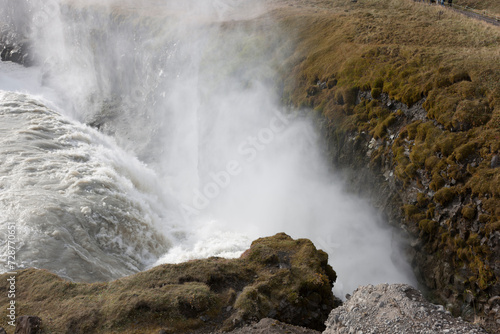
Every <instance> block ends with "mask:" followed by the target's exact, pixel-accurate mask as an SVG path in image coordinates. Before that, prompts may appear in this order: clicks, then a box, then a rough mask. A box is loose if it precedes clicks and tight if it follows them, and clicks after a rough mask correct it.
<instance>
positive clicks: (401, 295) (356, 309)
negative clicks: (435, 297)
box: [323, 284, 487, 334]
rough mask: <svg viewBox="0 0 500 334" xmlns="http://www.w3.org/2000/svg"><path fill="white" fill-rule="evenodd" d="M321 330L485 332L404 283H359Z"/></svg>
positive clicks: (339, 333) (341, 333)
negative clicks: (454, 315) (360, 284)
mask: <svg viewBox="0 0 500 334" xmlns="http://www.w3.org/2000/svg"><path fill="white" fill-rule="evenodd" d="M326 325H327V328H326V330H325V331H324V332H323V334H350V333H379V334H383V333H387V334H392V333H406V334H417V333H461V334H462V333H464V334H465V333H470V334H473V333H478V334H479V333H487V332H486V331H484V330H483V329H481V328H480V327H479V326H478V325H474V324H471V323H469V322H466V321H464V320H462V319H461V318H454V317H453V316H452V315H451V314H450V312H448V311H446V310H445V309H444V308H443V306H441V305H434V304H431V303H429V302H427V301H426V300H425V299H424V298H423V297H422V294H421V293H420V292H419V291H417V290H415V289H414V288H412V287H411V286H409V285H406V284H391V285H388V284H380V285H377V286H373V285H368V286H363V287H359V288H358V289H357V290H356V291H354V293H353V295H352V296H351V297H350V298H349V299H348V300H347V301H346V302H345V303H344V304H343V305H342V306H341V307H338V308H336V309H334V310H333V311H332V312H331V313H330V316H329V317H328V320H327V322H326Z"/></svg>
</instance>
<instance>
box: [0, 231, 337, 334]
mask: <svg viewBox="0 0 500 334" xmlns="http://www.w3.org/2000/svg"><path fill="white" fill-rule="evenodd" d="M7 276H8V275H6V274H4V275H0V279H1V280H2V281H3V282H7V281H6V278H7ZM16 279H17V280H16V284H17V286H16V287H17V291H18V293H16V302H17V305H19V309H18V311H19V312H21V314H30V315H36V316H38V317H40V318H41V319H42V321H43V324H44V325H43V326H44V331H46V332H47V333H79V332H87V333H97V334H99V333H155V334H156V333H158V332H159V331H160V330H161V329H162V328H167V327H168V328H170V329H172V330H174V331H175V332H176V333H184V332H191V331H193V330H195V329H197V328H202V327H203V328H206V329H210V330H217V329H218V328H219V329H220V328H221V327H222V326H224V328H225V329H230V328H233V327H234V326H235V325H236V324H241V325H243V324H245V323H246V322H249V321H252V320H255V319H261V318H264V317H269V316H271V317H274V318H275V319H277V320H280V321H283V322H287V323H291V324H296V325H302V326H308V327H311V328H316V329H322V328H323V327H324V325H323V323H324V321H325V320H326V318H327V317H328V314H329V312H330V310H331V309H332V308H333V307H334V306H335V303H336V302H335V298H334V297H333V294H332V287H333V282H334V281H335V279H336V274H335V271H333V269H332V268H331V267H330V266H329V265H328V255H327V254H326V253H325V252H323V251H320V250H317V249H316V248H315V247H314V245H313V243H312V242H311V241H309V240H307V239H298V240H293V239H292V238H291V237H289V236H288V235H286V234H284V233H280V234H277V235H275V236H274V237H269V238H262V239H258V240H256V241H254V242H253V243H252V246H251V248H250V249H249V250H247V251H246V252H245V253H244V254H243V255H242V256H241V257H240V258H239V259H222V258H209V259H205V260H194V261H189V262H186V263H181V264H165V265H160V266H157V267H155V268H153V269H150V270H148V271H145V272H140V273H137V274H135V275H133V276H130V277H125V278H121V279H118V280H116V281H113V282H103V283H93V284H87V283H74V282H69V281H66V280H64V279H62V278H60V277H58V276H56V275H54V274H52V273H49V272H48V271H45V270H38V269H25V270H20V271H19V272H18V274H17V276H16ZM6 289H7V283H5V284H3V285H2V286H1V287H0V290H1V291H3V292H2V297H0V306H1V307H2V309H3V310H6V309H7V304H8V302H9V301H8V300H7V298H6V297H7V293H6V291H7V290H6ZM312 305H314V307H312ZM229 306H231V308H229ZM229 309H230V311H229ZM4 313H5V312H4ZM5 319H7V318H6V316H4V317H3V320H2V321H0V326H3V327H7V324H6V321H7V320H5ZM202 319H205V320H206V319H217V321H216V322H210V321H208V322H207V321H203V320H202Z"/></svg>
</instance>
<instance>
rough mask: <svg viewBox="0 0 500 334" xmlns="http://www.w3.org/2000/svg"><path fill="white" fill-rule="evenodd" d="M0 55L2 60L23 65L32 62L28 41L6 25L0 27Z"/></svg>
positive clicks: (32, 57) (28, 64) (31, 63)
mask: <svg viewBox="0 0 500 334" xmlns="http://www.w3.org/2000/svg"><path fill="white" fill-rule="evenodd" d="M0 57H1V60H2V61H12V62H14V63H18V64H21V65H24V66H31V65H33V63H34V56H33V53H32V52H31V50H30V44H29V41H28V40H27V39H24V38H22V36H20V35H19V34H17V33H15V32H13V31H12V30H9V28H8V27H2V28H0Z"/></svg>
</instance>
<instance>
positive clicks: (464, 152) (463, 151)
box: [453, 143, 476, 162]
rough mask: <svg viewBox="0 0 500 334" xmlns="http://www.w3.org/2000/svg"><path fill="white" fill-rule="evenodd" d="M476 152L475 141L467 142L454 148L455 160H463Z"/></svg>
mask: <svg viewBox="0 0 500 334" xmlns="http://www.w3.org/2000/svg"><path fill="white" fill-rule="evenodd" d="M475 152H476V143H467V144H464V145H462V146H460V147H458V148H456V149H455V151H454V152H453V153H454V155H455V160H456V161H458V162H463V161H465V160H466V159H467V158H469V157H470V156H471V155H472V154H474V153H475Z"/></svg>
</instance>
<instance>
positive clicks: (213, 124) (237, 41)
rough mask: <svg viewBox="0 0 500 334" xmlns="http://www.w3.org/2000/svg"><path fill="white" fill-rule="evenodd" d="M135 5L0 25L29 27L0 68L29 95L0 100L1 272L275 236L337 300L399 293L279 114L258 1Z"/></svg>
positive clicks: (381, 235)
mask: <svg viewBox="0 0 500 334" xmlns="http://www.w3.org/2000/svg"><path fill="white" fill-rule="evenodd" d="M5 1H7V0H4V2H5ZM124 3H125V4H126V5H124ZM145 3H146V4H147V5H146V4H145V5H144V6H142V7H141V6H139V5H133V3H130V2H120V1H114V2H109V3H108V5H109V6H106V7H103V6H101V7H97V9H92V10H88V9H85V10H81V9H75V8H71V9H68V7H67V6H66V5H60V4H59V3H58V2H56V1H48V2H43V3H42V2H37V1H33V2H32V3H31V7H30V10H29V11H28V12H29V15H28V14H27V16H26V18H25V19H24V20H26V22H24V21H23V19H19V18H18V19H16V20H15V21H16V24H17V25H18V26H19V25H23V26H26V25H28V26H30V25H31V26H32V27H31V28H30V29H27V30H26V31H28V32H29V34H31V37H32V39H33V45H34V47H35V49H36V50H37V54H38V55H39V57H40V59H42V61H41V64H42V67H41V68H40V69H32V70H25V69H21V68H17V69H15V68H13V67H12V66H11V67H9V68H7V67H5V66H2V67H0V73H2V75H3V76H2V77H0V89H1V90H4V91H23V92H25V93H30V94H35V95H38V96H39V97H38V98H36V97H33V96H30V95H24V94H19V93H7V92H2V93H1V94H0V127H1V129H2V139H1V143H0V154H1V158H0V159H1V162H2V164H1V169H0V182H1V183H0V189H1V193H0V199H1V201H0V205H1V208H0V212H2V217H1V221H0V222H1V223H2V228H3V231H4V233H6V230H5V226H6V224H7V223H8V222H13V221H15V222H16V224H17V225H18V227H19V228H18V235H17V237H18V238H19V241H20V246H21V247H20V249H19V257H20V259H21V262H20V263H19V264H20V265H21V266H24V267H28V266H35V267H39V268H47V269H50V270H52V271H54V272H57V273H59V274H62V275H64V276H66V277H69V278H72V279H75V280H85V281H95V280H102V279H112V278H116V277H120V276H123V275H126V274H129V273H130V272H134V271H138V270H143V269H144V268H146V267H148V266H151V265H153V264H154V263H163V262H180V261H184V260H188V259H192V258H203V257H208V256H214V255H216V256H225V257H234V256H238V255H239V254H240V253H241V252H242V251H243V250H245V249H246V248H247V247H248V246H249V245H250V242H251V240H253V239H255V238H258V237H262V236H267V235H272V234H274V233H277V232H282V231H283V232H286V233H288V234H290V235H291V236H292V237H295V238H310V239H311V240H313V241H314V242H315V243H316V244H317V245H318V247H320V248H323V249H325V250H326V251H327V252H328V253H329V255H330V262H331V264H332V266H333V267H334V269H335V270H336V271H337V273H338V275H339V282H338V283H337V292H338V293H340V294H342V295H343V294H344V293H345V292H350V291H352V290H353V289H354V288H356V287H357V286H358V285H359V284H366V283H379V282H409V281H411V276H410V275H409V270H408V268H407V267H404V266H403V267H402V266H396V265H395V264H394V261H393V258H394V257H397V258H399V256H398V255H397V253H395V249H394V247H393V246H392V243H393V241H392V235H391V231H390V229H387V228H384V227H383V225H384V224H383V222H382V221H381V220H380V218H379V217H378V215H377V213H376V212H375V211H374V210H373V209H371V208H370V206H369V205H368V204H367V203H365V202H364V201H362V200H361V199H358V198H355V197H353V196H350V195H348V194H347V193H345V192H344V191H343V190H342V182H341V181H339V180H338V179H336V177H335V176H334V175H333V174H332V172H331V171H330V168H329V166H328V163H327V161H326V159H325V157H324V156H323V153H322V151H321V144H320V142H321V141H320V140H319V138H318V137H317V134H316V131H315V127H314V126H313V124H312V122H311V121H310V120H309V119H308V118H307V117H305V116H303V115H302V114H301V113H298V112H284V111H283V110H281V109H282V108H281V107H280V106H279V96H278V94H277V93H276V89H275V88H274V86H273V78H274V69H275V65H276V64H279V62H280V61H282V60H283V57H285V56H286V49H287V48H288V45H285V44H282V42H281V41H282V40H283V38H281V37H282V36H283V34H286V32H284V31H281V30H280V29H279V27H277V26H276V25H275V24H274V23H273V22H272V21H270V20H269V19H266V18H264V17H260V18H256V17H258V15H259V14H261V13H263V12H265V8H264V7H263V6H262V4H260V5H259V6H256V5H253V6H249V5H248V4H249V2H248V1H229V0H227V1H222V0H221V1H194V0H193V1H189V2H183V4H181V3H179V2H168V1H164V2H159V1H150V2H145ZM47 4H48V5H47ZM117 4H118V5H117ZM6 5H8V6H16V2H12V1H7V3H6ZM101 5H102V3H101ZM138 7H140V8H138ZM242 8H243V9H244V10H242ZM249 8H252V10H248V9H249ZM20 10H21V9H19V8H18V10H17V11H10V12H9V11H7V13H12V12H16V13H17V12H19V11H20ZM152 12H154V13H155V15H151V13H152ZM111 13H113V14H111ZM131 13H140V14H138V15H139V16H138V17H137V16H133V15H132V14H131ZM42 14H43V15H42ZM3 15H7V14H5V13H4V14H3ZM10 15H11V16H10V17H11V18H12V17H13V16H12V15H13V14H10ZM37 15H38V17H49V18H50V19H45V20H42V19H38V20H32V21H30V20H29V19H28V18H29V17H31V18H34V17H35V18H36V17H37ZM20 17H23V16H22V15H20ZM250 18H253V19H254V22H253V23H247V24H237V23H235V21H233V20H245V19H250ZM19 22H21V23H19ZM263 31H266V34H265V35H263V34H262V32H263ZM263 36H266V37H263ZM271 36H272V37H271ZM26 71H31V72H29V73H31V74H28V75H27V74H26V73H27V72H26ZM23 73H24V74H23ZM42 82H43V85H41V83H42ZM40 101H42V102H43V103H44V104H46V105H48V106H49V107H50V108H51V109H49V108H47V107H45V106H44V105H43V104H42V103H41V102H40ZM54 110H57V111H54ZM82 123H89V124H92V125H93V126H94V127H97V128H99V130H100V131H97V130H95V129H93V128H91V127H89V126H86V125H84V124H82ZM2 247H3V248H2V252H3V251H4V249H5V247H6V245H5V243H4V244H2ZM396 252H397V249H396ZM2 254H3V253H2Z"/></svg>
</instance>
